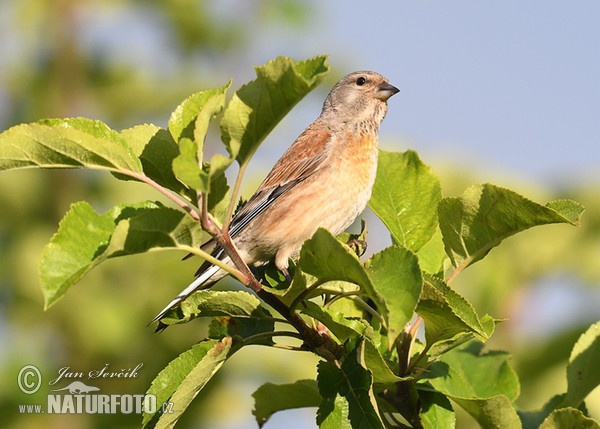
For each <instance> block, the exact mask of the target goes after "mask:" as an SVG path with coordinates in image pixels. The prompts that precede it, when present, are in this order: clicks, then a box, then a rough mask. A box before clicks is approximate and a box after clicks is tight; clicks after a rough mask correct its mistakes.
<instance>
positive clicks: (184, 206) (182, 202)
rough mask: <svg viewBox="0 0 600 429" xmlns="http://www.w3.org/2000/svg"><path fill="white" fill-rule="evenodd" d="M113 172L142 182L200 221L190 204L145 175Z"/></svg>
mask: <svg viewBox="0 0 600 429" xmlns="http://www.w3.org/2000/svg"><path fill="white" fill-rule="evenodd" d="M115 171H116V172H117V173H120V174H124V175H126V176H129V177H133V178H134V179H137V180H139V181H140V182H144V183H146V184H148V185H150V186H152V187H153V188H154V189H156V190H157V191H158V192H160V193H161V194H163V195H164V196H166V197H167V198H168V199H170V200H171V201H173V202H174V203H175V204H177V205H178V206H179V207H181V208H182V209H183V210H185V211H186V212H187V213H188V214H189V215H190V216H191V217H192V218H193V219H194V220H198V221H199V220H200V215H199V214H198V212H197V211H196V209H195V208H194V207H193V206H192V205H191V204H190V203H188V202H187V201H185V200H183V199H181V198H179V197H178V196H177V195H175V194H174V193H172V192H171V191H169V190H168V189H167V188H165V187H164V186H161V185H159V184H158V183H156V182H155V181H154V180H152V179H151V178H149V177H148V176H146V175H145V174H142V173H137V172H135V171H131V170H115Z"/></svg>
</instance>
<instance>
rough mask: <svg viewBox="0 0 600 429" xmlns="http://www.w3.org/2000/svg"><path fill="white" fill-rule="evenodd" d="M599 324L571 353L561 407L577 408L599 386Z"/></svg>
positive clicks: (591, 328) (587, 333)
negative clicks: (566, 385) (565, 389)
mask: <svg viewBox="0 0 600 429" xmlns="http://www.w3.org/2000/svg"><path fill="white" fill-rule="evenodd" d="M598 362H600V322H597V323H595V324H593V325H592V326H590V328H589V329H588V330H587V331H586V332H585V333H584V334H583V335H581V337H579V339H578V340H577V342H576V343H575V346H573V350H572V351H571V357H569V365H568V366H567V384H568V388H567V394H566V396H565V399H564V402H563V406H564V407H566V406H571V407H575V408H577V407H579V406H580V404H581V403H582V402H583V400H584V399H585V397H586V396H587V395H588V394H589V393H590V392H591V391H592V390H594V389H595V388H596V387H598V385H599V384H600V367H599V365H598Z"/></svg>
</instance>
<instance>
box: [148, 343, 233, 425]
mask: <svg viewBox="0 0 600 429" xmlns="http://www.w3.org/2000/svg"><path fill="white" fill-rule="evenodd" d="M234 352H235V347H234V345H233V342H232V339H231V338H229V337H226V338H223V339H222V340H221V341H217V340H205V341H202V342H201V343H199V344H196V345H195V346H193V347H192V348H191V349H190V350H188V351H186V352H184V353H182V354H181V355H179V356H178V357H177V358H175V359H174V360H173V361H171V362H170V363H169V365H167V367H166V368H165V369H163V370H162V371H161V372H160V373H159V374H158V375H157V376H156V378H155V379H154V380H153V381H152V385H151V386H150V388H149V389H148V392H146V393H147V394H149V395H155V396H156V403H157V405H158V406H157V410H156V413H154V414H146V413H144V416H143V420H142V426H143V427H146V426H148V425H149V424H150V425H152V426H154V423H155V424H156V425H155V426H154V427H155V428H170V427H173V426H174V425H175V423H176V422H177V420H179V418H180V417H181V415H182V414H183V412H184V411H185V410H186V409H187V407H188V406H189V404H190V403H191V402H192V400H193V399H194V398H195V397H196V395H197V394H198V393H199V392H200V390H202V389H203V388H204V386H206V384H207V383H208V382H209V380H210V379H211V378H212V377H213V375H215V373H216V372H217V371H218V370H219V369H220V368H221V366H222V365H223V363H225V360H226V359H227V358H228V357H229V356H231V354H233V353H234ZM166 402H171V403H172V413H164V414H160V411H161V410H162V407H161V406H162V404H164V403H166ZM157 419H158V420H157Z"/></svg>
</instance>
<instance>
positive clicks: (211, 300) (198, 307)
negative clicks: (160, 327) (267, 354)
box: [161, 290, 272, 325]
mask: <svg viewBox="0 0 600 429" xmlns="http://www.w3.org/2000/svg"><path fill="white" fill-rule="evenodd" d="M216 316H229V317H238V318H240V317H241V318H255V319H268V320H270V321H271V323H272V318H271V315H270V314H269V312H268V311H267V310H265V309H264V308H263V307H262V305H261V303H260V301H259V300H258V298H257V297H256V296H254V295H252V294H250V293H248V292H246V291H213V290H202V291H199V292H196V293H194V294H192V295H190V296H189V297H188V298H187V299H186V300H185V301H183V302H182V303H181V305H180V306H179V307H178V308H177V309H175V310H172V311H171V312H169V313H167V314H166V316H165V317H164V318H163V319H161V321H162V322H163V323H164V324H166V325H172V324H177V323H187V322H189V321H190V320H192V319H195V318H196V317H216Z"/></svg>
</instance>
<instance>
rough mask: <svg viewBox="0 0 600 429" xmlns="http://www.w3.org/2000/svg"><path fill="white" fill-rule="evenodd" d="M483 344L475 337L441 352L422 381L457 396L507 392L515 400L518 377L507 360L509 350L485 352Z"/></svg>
mask: <svg viewBox="0 0 600 429" xmlns="http://www.w3.org/2000/svg"><path fill="white" fill-rule="evenodd" d="M482 348H483V344H482V343H480V342H476V341H472V342H470V343H468V344H466V345H463V346H460V347H457V348H455V349H454V350H452V351H450V352H448V353H446V354H444V355H443V356H441V357H440V358H439V359H438V361H437V362H434V363H432V364H431V365H430V366H429V369H428V371H427V372H426V373H425V374H424V376H423V377H422V379H421V381H427V382H429V383H430V384H431V385H432V386H433V387H434V388H435V390H437V391H438V392H441V393H443V394H444V395H447V396H449V397H451V398H452V399H454V398H464V399H486V398H491V397H493V396H497V395H504V396H506V397H507V398H508V399H509V400H510V401H514V400H515V399H516V398H517V396H518V395H519V389H520V386H519V380H518V377H517V375H516V374H515V372H514V370H513V369H512V368H511V367H510V365H509V364H508V359H509V357H510V356H509V355H508V353H506V352H499V351H488V352H485V353H484V352H482Z"/></svg>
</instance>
